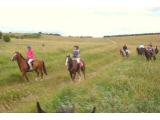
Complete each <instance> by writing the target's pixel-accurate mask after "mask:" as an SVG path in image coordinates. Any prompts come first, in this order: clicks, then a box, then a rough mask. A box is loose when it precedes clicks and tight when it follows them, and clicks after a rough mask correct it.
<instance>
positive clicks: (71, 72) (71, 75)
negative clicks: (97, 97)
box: [69, 71, 73, 80]
mask: <svg viewBox="0 0 160 120" xmlns="http://www.w3.org/2000/svg"><path fill="white" fill-rule="evenodd" d="M69 73H70V76H71V78H72V72H71V71H70V72H69ZM72 80H73V79H72Z"/></svg>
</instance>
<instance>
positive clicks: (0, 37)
mask: <svg viewBox="0 0 160 120" xmlns="http://www.w3.org/2000/svg"><path fill="white" fill-rule="evenodd" d="M0 39H2V32H1V31H0Z"/></svg>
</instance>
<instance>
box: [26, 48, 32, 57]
mask: <svg viewBox="0 0 160 120" xmlns="http://www.w3.org/2000/svg"><path fill="white" fill-rule="evenodd" d="M27 58H28V59H33V50H32V48H31V47H28V51H27Z"/></svg>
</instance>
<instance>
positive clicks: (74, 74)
mask: <svg viewBox="0 0 160 120" xmlns="http://www.w3.org/2000/svg"><path fill="white" fill-rule="evenodd" d="M75 79H76V72H74V73H73V75H72V80H73V81H75Z"/></svg>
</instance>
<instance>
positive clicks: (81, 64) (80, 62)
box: [72, 58, 83, 67]
mask: <svg viewBox="0 0 160 120" xmlns="http://www.w3.org/2000/svg"><path fill="white" fill-rule="evenodd" d="M72 60H74V61H76V62H77V63H78V60H77V59H76V58H72ZM79 64H80V67H82V66H83V62H82V61H81V59H80V61H79Z"/></svg>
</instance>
